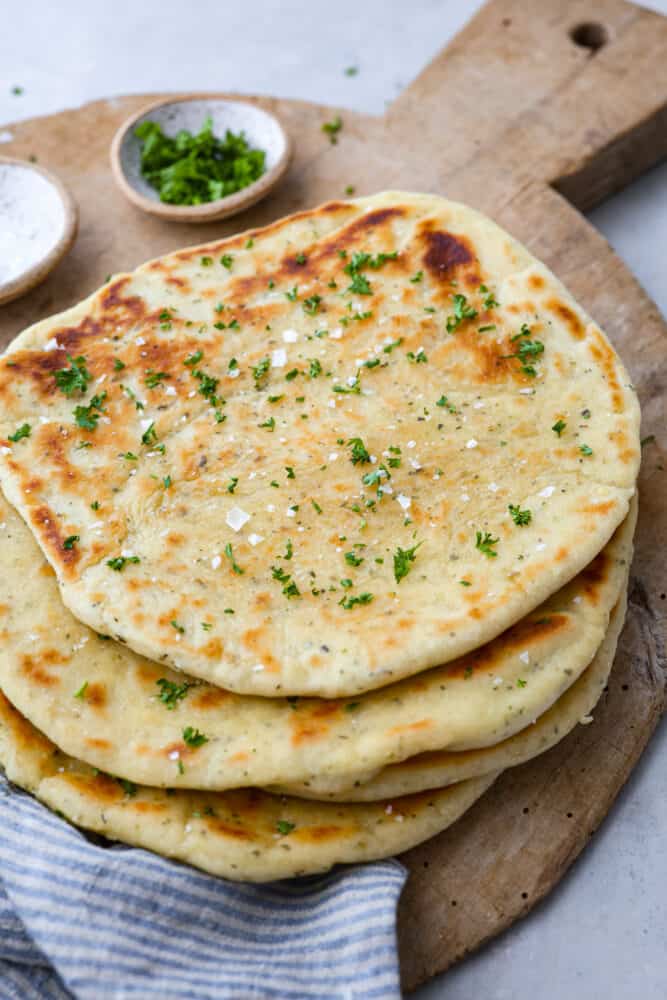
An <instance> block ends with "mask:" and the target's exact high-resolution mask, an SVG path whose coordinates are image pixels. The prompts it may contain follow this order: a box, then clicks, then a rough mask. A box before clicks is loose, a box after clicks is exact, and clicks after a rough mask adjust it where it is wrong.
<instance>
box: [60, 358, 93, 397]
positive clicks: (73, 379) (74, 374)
mask: <svg viewBox="0 0 667 1000" xmlns="http://www.w3.org/2000/svg"><path fill="white" fill-rule="evenodd" d="M67 360H68V361H69V363H70V367H69V368H61V369H59V371H57V372H55V374H54V376H53V377H54V378H55V380H56V385H57V386H58V388H59V389H60V391H61V392H63V393H64V394H65V395H66V396H67V397H68V398H69V397H70V396H73V395H74V393H75V392H81V393H84V392H86V391H87V389H88V383H89V382H91V381H92V378H93V376H92V375H91V374H90V372H89V371H88V369H87V368H86V359H85V357H84V356H83V355H82V354H80V355H79V357H78V358H73V357H72V356H71V355H70V354H68V355H67Z"/></svg>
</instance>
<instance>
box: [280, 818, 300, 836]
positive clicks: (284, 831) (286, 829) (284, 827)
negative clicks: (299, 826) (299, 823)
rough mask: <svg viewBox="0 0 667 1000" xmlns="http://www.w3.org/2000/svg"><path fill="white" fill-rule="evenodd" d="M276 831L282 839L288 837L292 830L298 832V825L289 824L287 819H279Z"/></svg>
mask: <svg viewBox="0 0 667 1000" xmlns="http://www.w3.org/2000/svg"><path fill="white" fill-rule="evenodd" d="M276 830H277V831H278V833H279V834H280V836H281V837H286V836H287V835H288V833H291V832H292V830H296V823H289V822H288V821H287V820H286V819H279V820H278V821H277V823H276Z"/></svg>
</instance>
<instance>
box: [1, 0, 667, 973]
mask: <svg viewBox="0 0 667 1000" xmlns="http://www.w3.org/2000/svg"><path fill="white" fill-rule="evenodd" d="M157 96H159V95H155V94H150V95H148V94H147V95H142V96H134V97H124V98H114V99H111V100H106V101H99V102H96V103H94V104H88V105H86V106H85V107H83V108H79V109H76V110H74V111H65V112H63V113H62V114H58V115H53V116H50V117H47V118H40V119H36V120H33V121H27V122H22V123H20V124H17V125H12V126H9V128H10V130H11V132H12V133H13V135H14V139H13V141H12V142H10V143H9V144H7V146H6V147H5V149H6V151H7V153H8V154H9V155H11V156H18V157H26V158H27V157H28V156H30V155H34V156H36V157H37V159H38V161H39V162H40V163H42V164H43V165H45V166H47V167H48V168H50V169H51V170H53V171H54V172H56V173H57V174H58V175H59V176H60V177H61V178H62V179H63V180H64V181H65V183H66V184H68V185H69V187H70V189H71V191H72V192H73V194H74V196H75V198H76V199H77V201H78V203H79V206H80V210H81V227H80V233H79V237H78V241H77V243H76V245H75V247H74V249H73V251H72V252H71V253H70V255H69V256H68V258H67V259H66V260H65V262H64V263H63V264H61V265H60V266H59V267H58V269H57V270H56V271H55V272H54V273H53V275H52V276H51V277H50V278H49V279H48V281H47V282H46V283H45V284H43V285H42V286H41V287H40V288H38V289H36V290H35V291H33V292H32V293H31V294H30V295H29V296H28V297H26V298H24V299H21V300H19V301H17V302H15V303H12V304H10V305H8V306H5V307H3V308H0V344H2V345H4V344H6V343H7V342H8V341H9V340H10V339H11V338H12V337H13V336H14V335H15V334H17V333H18V332H19V331H20V330H21V329H23V327H25V326H26V325H27V324H29V323H32V322H34V321H35V320H38V319H41V318H43V317H45V316H47V315H48V314H50V313H53V312H56V311H58V310H61V309H64V308H65V307H67V306H69V305H71V304H73V303H74V302H76V301H77V300H79V299H81V298H83V296H85V295H87V294H88V293H89V292H90V291H92V290H93V289H94V288H96V287H97V286H98V285H99V284H101V283H102V281H103V280H104V278H105V277H106V275H107V274H109V273H110V272H117V271H121V270H126V269H130V268H133V267H134V266H135V265H137V264H139V263H141V262H142V261H143V260H145V259H146V258H148V257H153V256H156V255H157V254H161V253H164V252H167V251H170V250H174V249H176V248H177V247H180V246H182V245H186V244H188V243H196V242H202V241H204V240H209V239H213V238H215V237H220V236H224V235H227V234H229V233H232V232H233V231H236V230H239V229H245V228H247V227H250V226H258V225H262V224H264V223H266V222H269V221H271V220H272V219H275V218H277V217H279V216H281V215H284V214H286V213H288V212H293V211H295V210H296V209H301V208H305V207H309V206H313V205H315V204H317V203H318V202H320V201H323V200H325V199H327V198H338V197H341V196H343V194H344V191H345V188H346V186H347V185H349V184H352V185H354V187H355V189H356V192H357V193H358V194H365V193H370V192H373V191H377V190H380V189H382V188H390V187H402V188H407V189H413V190H422V191H433V192H437V193H439V194H443V195H446V196H448V197H450V198H454V199H460V200H462V201H466V202H469V203H470V204H471V205H474V206H475V207H477V208H479V209H481V210H482V211H484V212H487V213H488V214H489V215H491V216H492V217H493V218H494V219H496V220H497V221H498V222H499V223H500V224H501V225H502V226H504V227H506V228H507V229H508V230H509V231H510V232H511V233H513V234H514V235H515V236H517V237H518V238H519V239H520V240H522V241H523V242H524V243H526V244H527V245H528V246H529V247H530V249H531V250H532V251H533V252H534V253H535V254H536V255H537V256H538V257H540V258H542V259H543V260H544V261H546V263H547V264H548V265H549V266H550V267H551V268H552V269H553V270H554V271H555V272H556V274H557V275H558V276H559V277H560V278H561V279H562V280H563V281H564V282H565V283H566V285H568V286H569V288H570V290H571V291H572V292H573V293H574V295H575V296H576V297H577V298H578V299H579V300H580V301H581V302H582V304H583V305H584V306H585V308H586V309H587V310H588V311H589V312H590V313H591V314H592V315H593V316H594V318H595V319H596V321H597V322H598V323H599V324H600V325H601V326H602V327H603V329H604V330H606V331H607V333H608V334H609V336H610V337H611V339H612V341H613V342H614V344H615V345H616V347H617V348H618V350H619V351H620V353H621V355H622V357H623V359H624V361H625V362H626V364H627V365H628V367H629V369H630V372H631V375H632V377H633V379H634V382H635V385H636V386H637V389H638V392H639V396H640V400H641V404H642V408H643V421H644V422H643V434H644V435H645V436H649V435H652V434H655V435H656V438H657V440H656V441H653V440H650V441H649V442H647V443H646V446H645V448H644V461H643V466H642V473H641V478H640V491H641V505H640V520H639V528H638V533H637V548H636V558H635V563H634V571H633V577H632V583H631V589H630V607H629V613H628V621H627V625H626V628H625V631H624V634H623V638H622V641H621V645H620V649H619V654H618V656H617V660H616V665H615V668H614V671H613V674H612V679H611V682H610V684H609V689H608V691H607V693H606V695H605V696H604V697H603V700H602V703H601V705H600V707H599V708H598V709H597V710H596V713H595V723H594V725H591V726H586V727H583V726H580V727H578V729H577V731H575V732H574V733H572V734H571V736H569V737H568V738H567V739H566V740H564V741H563V742H562V743H561V744H560V745H559V746H557V747H556V748H554V749H553V750H552V751H550V752H549V753H547V754H545V755H544V756H542V757H539V758H538V759H537V760H535V761H533V762H532V763H530V764H528V765H525V766H523V767H521V768H518V769H515V770H514V771H511V772H506V774H505V775H504V776H503V778H501V780H500V781H499V782H498V783H497V784H496V786H495V787H494V788H493V789H492V790H491V792H490V793H489V794H488V795H486V796H485V797H484V798H483V799H482V800H481V801H480V802H479V803H478V804H477V806H476V807H475V808H474V809H473V810H472V811H471V812H470V813H469V814H468V815H466V816H465V817H464V818H463V819H462V820H461V821H460V822H459V823H458V824H456V826H454V827H453V828H452V829H450V830H448V831H446V832H445V833H443V834H442V835H441V836H439V837H436V838H435V839H434V840H432V841H430V842H429V843H427V844H424V845H423V846H422V847H419V848H417V849H415V850H413V851H410V852H409V853H408V854H407V855H405V857H404V859H403V860H404V861H405V863H406V864H407V866H408V867H409V869H410V878H409V880H408V884H407V887H406V890H405V892H404V894H403V898H402V900H401V904H400V919H399V939H400V951H401V963H402V973H403V983H404V986H405V988H406V989H408V990H410V989H412V988H414V987H415V986H416V985H417V984H419V983H421V982H423V981H424V980H426V979H428V978H429V977H430V976H433V975H434V974H435V973H437V972H439V971H441V970H443V969H445V968H447V966H449V965H450V964H451V963H452V962H454V961H456V960H457V959H459V958H461V957H462V956H463V955H465V954H466V953H467V952H469V951H471V950H472V949H473V948H476V947H477V946H478V945H480V944H481V943H482V942H483V941H485V940H486V939H488V938H489V937H491V936H492V935H494V934H497V933H498V932H499V931H500V930H502V929H503V928H504V927H507V926H508V925H509V924H510V923H511V922H512V921H513V920H516V919H517V918H518V917H520V916H522V915H524V914H525V913H526V912H527V911H528V910H529V909H530V908H531V907H532V906H533V905H534V904H535V903H536V902H537V901H538V900H539V899H540V898H541V897H542V896H543V895H544V894H545V893H546V892H547V891H548V890H549V889H550V888H551V887H552V886H553V885H554V884H555V883H556V882H557V881H558V879H559V878H560V877H561V876H562V875H563V873H564V872H565V871H566V869H567V868H568V866H569V865H570V864H571V863H572V861H573V860H574V858H575V857H576V856H577V854H578V853H579V851H580V850H581V849H582V847H583V846H584V845H585V844H586V842H587V840H588V838H589V837H590V835H591V833H592V832H593V831H594V830H595V828H596V827H597V826H598V825H599V824H600V822H601V821H602V820H603V818H604V816H605V814H606V813H607V811H608V809H609V808H610V806H611V804H612V802H613V800H614V798H615V796H616V794H617V793H618V791H619V789H620V788H621V786H622V785H623V783H624V781H625V780H626V778H627V777H628V774H629V773H630V771H631V769H632V767H633V765H634V764H635V763H636V761H637V758H638V757H639V754H640V753H641V751H642V749H643V748H644V746H645V744H646V742H647V740H648V738H649V736H650V735H651V732H652V731H653V729H654V727H655V725H656V723H657V722H658V720H659V718H660V716H661V713H662V711H663V708H664V704H665V689H666V684H665V666H666V664H665V658H664V647H663V640H664V636H665V617H666V612H667V600H666V598H665V590H667V580H666V579H665V572H664V560H665V556H664V553H665V552H666V551H667V503H666V497H667V474H666V471H665V464H666V463H665V452H664V445H665V436H666V431H667V424H666V421H665V416H666V414H665V399H666V395H665V382H666V376H667V366H666V364H665V355H666V351H667V328H666V327H665V324H664V322H663V321H662V319H661V318H660V315H659V313H658V310H657V308H656V307H655V305H654V304H653V303H652V302H651V301H650V300H649V299H648V298H647V296H646V295H645V294H644V292H643V291H642V289H641V288H640V286H639V284H638V283H637V281H636V280H635V279H634V278H633V277H632V275H631V274H630V273H629V272H628V271H627V270H626V268H625V267H624V266H623V265H622V264H621V262H620V260H619V259H618V258H617V257H616V256H615V255H614V253H613V252H612V250H611V248H610V247H609V245H608V244H607V243H606V242H605V240H604V239H603V238H602V237H601V236H600V235H599V234H598V233H597V232H596V231H595V230H594V229H593V228H592V227H591V226H590V225H589V224H588V223H587V222H586V220H585V219H584V218H583V217H582V216H581V215H580V214H579V213H580V210H585V209H588V208H590V207H591V206H592V205H594V204H595V203H596V202H598V201H600V200H601V199H602V198H604V197H606V196H607V195H609V194H611V193H612V192H613V191H615V190H618V189H619V188H621V187H623V185H625V184H627V183H628V182H629V181H631V180H632V179H633V178H634V177H636V176H637V175H639V174H640V173H641V172H642V171H644V170H646V169H647V168H648V167H650V166H652V165H653V164H654V163H656V162H657V161H658V160H660V159H661V158H663V157H664V156H665V155H667V20H665V19H663V18H661V17H659V16H658V15H655V14H651V13H649V12H648V11H645V10H640V9H639V8H637V7H634V6H631V5H630V4H626V3H623V2H620V0H492V2H491V3H489V4H488V5H487V6H486V7H485V8H484V9H483V10H482V11H481V12H480V13H479V14H478V15H477V16H476V17H475V18H474V20H473V21H472V22H471V23H470V24H469V25H468V26H467V28H466V29H465V30H464V31H463V32H462V33H461V34H460V35H458V36H457V37H456V38H455V39H454V40H453V41H452V42H451V44H450V45H448V46H447V48H446V49H444V50H443V51H442V52H441V53H440V54H439V55H438V56H437V57H436V58H435V59H434V61H433V62H432V63H431V64H430V65H429V66H428V67H427V69H426V70H425V71H424V72H423V73H422V74H421V75H420V76H419V77H418V78H417V80H416V81H415V82H414V83H413V84H412V85H411V86H410V87H409V88H408V90H407V91H406V92H405V93H404V94H402V95H401V97H399V98H398V100H397V101H395V102H394V104H393V105H392V106H391V107H390V108H389V109H388V111H387V113H386V115H385V116H384V117H383V118H375V117H369V116H367V115H361V114H356V113H353V112H350V111H346V110H344V109H338V108H328V107H321V106H317V105H313V104H309V103H306V102H302V101H288V100H272V99H267V98H251V99H250V100H252V101H253V102H254V103H256V104H258V105H260V106H261V107H265V108H267V109H269V110H272V111H275V112H276V113H277V114H278V115H279V116H280V117H281V119H282V120H283V122H284V123H285V125H286V127H287V129H288V130H289V132H290V133H291V135H292V137H293V139H294V143H295V149H296V153H295V157H294V162H293V164H292V166H291V168H290V171H289V173H288V175H287V178H286V180H285V181H284V182H283V183H282V184H281V185H280V187H279V188H278V190H277V191H276V192H275V193H274V194H273V195H271V196H270V197H269V198H268V199H267V200H266V201H264V202H262V203H261V204H260V205H258V206H255V207H254V208H253V209H251V210H249V211H248V212H246V213H245V214H243V215H241V216H238V217H236V218H234V219H233V220H230V221H227V222H221V223H216V224H211V225H207V226H192V225H182V224H181V225H179V224H174V223H172V224H170V223H165V222H162V221H160V220H158V219H155V218H151V217H149V216H146V215H143V214H141V213H139V212H138V211H137V210H136V209H134V208H132V207H131V206H130V205H129V204H128V203H127V202H126V201H125V200H124V198H123V197H122V195H121V194H119V193H118V191H117V190H116V188H115V186H114V184H113V182H112V180H111V173H110V168H109V159H108V151H109V143H110V141H111V137H112V135H113V133H114V131H115V130H116V128H117V127H118V125H119V124H120V123H121V122H122V120H123V119H124V118H125V117H127V116H128V115H129V114H131V113H133V112H135V111H137V110H138V109H139V108H141V107H142V106H143V105H144V104H146V103H148V102H149V101H150V100H153V99H155V98H156V97H157ZM336 114H340V115H341V117H342V119H343V123H344V124H343V129H342V131H341V133H340V136H339V141H338V143H337V144H335V145H332V144H331V143H330V142H329V139H328V138H327V136H326V135H325V134H323V132H322V131H321V126H322V123H323V122H325V121H328V120H331V119H332V118H333V117H334V116H335V115H336ZM3 151H4V150H3Z"/></svg>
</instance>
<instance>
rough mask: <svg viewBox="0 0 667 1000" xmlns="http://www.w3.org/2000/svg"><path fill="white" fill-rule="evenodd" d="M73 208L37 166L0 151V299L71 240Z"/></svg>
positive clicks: (14, 293)
mask: <svg viewBox="0 0 667 1000" xmlns="http://www.w3.org/2000/svg"><path fill="white" fill-rule="evenodd" d="M78 214H79V213H78V211H77V207H76V204H75V202H74V199H73V198H72V196H71V195H70V193H69V191H68V190H67V189H66V188H65V186H64V185H63V184H62V183H61V182H60V181H59V180H58V178H57V177H54V176H53V174H51V173H49V172H48V170H44V169H43V167H39V166H37V165H36V164H34V163H26V162H25V161H24V160H15V159H11V158H10V157H5V156H0V304H2V303H4V302H10V301H11V300H12V299H16V298H18V297H19V295H23V294H24V293H25V292H27V291H29V290H30V289H31V288H34V287H35V285H38V284H39V282H40V281H43V280H44V278H45V277H46V276H47V274H49V273H50V272H51V271H52V270H53V268H54V267H55V266H56V264H57V263H58V262H59V261H60V260H61V259H62V258H63V257H64V256H65V254H66V253H67V251H68V250H69V249H70V247H71V246H72V244H73V243H74V240H75V239H76V231H77V225H78Z"/></svg>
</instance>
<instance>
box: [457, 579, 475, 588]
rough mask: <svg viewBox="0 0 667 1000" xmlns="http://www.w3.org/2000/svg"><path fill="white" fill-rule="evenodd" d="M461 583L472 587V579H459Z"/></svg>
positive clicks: (463, 585)
mask: <svg viewBox="0 0 667 1000" xmlns="http://www.w3.org/2000/svg"><path fill="white" fill-rule="evenodd" d="M459 583H460V584H461V586H462V587H472V583H471V582H470V580H459Z"/></svg>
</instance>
